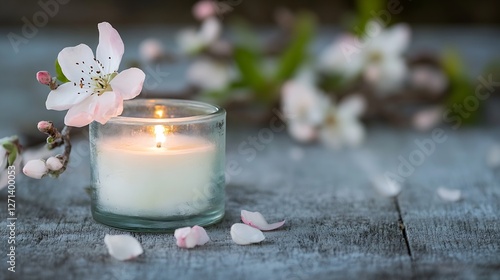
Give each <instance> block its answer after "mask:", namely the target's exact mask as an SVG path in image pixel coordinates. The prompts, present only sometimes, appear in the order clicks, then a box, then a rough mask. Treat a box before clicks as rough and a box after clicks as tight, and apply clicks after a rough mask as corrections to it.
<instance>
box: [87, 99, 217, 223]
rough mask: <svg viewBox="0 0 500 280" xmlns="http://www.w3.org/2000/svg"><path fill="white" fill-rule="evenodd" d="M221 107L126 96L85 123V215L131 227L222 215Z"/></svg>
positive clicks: (200, 220) (202, 220)
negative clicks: (107, 116) (117, 111)
mask: <svg viewBox="0 0 500 280" xmlns="http://www.w3.org/2000/svg"><path fill="white" fill-rule="evenodd" d="M225 115H226V114H225V111H224V110H223V109H221V108H219V107H216V106H213V105H209V104H206V103H201V102H195V101H184V100H133V101H128V102H126V103H125V104H124V110H123V114H122V116H120V117H116V118H112V119H111V120H110V121H108V122H107V123H106V124H105V125H101V124H99V123H97V122H94V123H92V124H91V125H90V146H91V165H92V168H91V174H92V216H93V217H94V219H95V220H96V221H98V222H101V223H103V224H106V225H110V226H113V227H118V228H121V229H125V230H133V231H148V232H151V231H160V232H162V231H168V230H174V229H177V228H181V227H185V226H194V225H200V226H204V225H210V224H213V223H216V222H218V221H220V220H221V219H222V217H223V216H224V204H225V199H224V197H225V196H224V187H225V179H224V153H225V151H224V150H225Z"/></svg>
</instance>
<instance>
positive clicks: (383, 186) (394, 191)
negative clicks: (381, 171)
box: [372, 176, 401, 197]
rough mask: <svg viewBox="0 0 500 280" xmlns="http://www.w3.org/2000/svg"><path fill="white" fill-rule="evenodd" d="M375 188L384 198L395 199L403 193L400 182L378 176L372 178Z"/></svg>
mask: <svg viewBox="0 0 500 280" xmlns="http://www.w3.org/2000/svg"><path fill="white" fill-rule="evenodd" d="M372 182H373V186H374V187H375V189H376V190H377V191H378V192H379V193H380V194H381V195H383V196H386V197H394V196H397V195H398V194H399V193H400V192H401V185H400V184H399V182H397V181H395V180H392V179H390V178H387V177H386V176H377V177H374V178H372Z"/></svg>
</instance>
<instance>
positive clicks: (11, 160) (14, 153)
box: [8, 148, 17, 165]
mask: <svg viewBox="0 0 500 280" xmlns="http://www.w3.org/2000/svg"><path fill="white" fill-rule="evenodd" d="M16 159H17V148H14V149H13V150H12V151H11V152H10V153H9V158H8V162H9V165H14V162H16Z"/></svg>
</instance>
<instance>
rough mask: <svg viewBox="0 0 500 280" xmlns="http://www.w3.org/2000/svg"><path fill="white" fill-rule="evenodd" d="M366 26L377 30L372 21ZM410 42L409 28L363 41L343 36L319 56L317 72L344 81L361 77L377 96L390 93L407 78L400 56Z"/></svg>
mask: <svg viewBox="0 0 500 280" xmlns="http://www.w3.org/2000/svg"><path fill="white" fill-rule="evenodd" d="M368 25H372V26H373V25H378V27H377V26H376V28H380V23H378V22H375V21H372V22H369V23H368ZM360 40H361V41H363V43H362V44H361V43H360V42H359V41H360ZM409 40H410V28H409V27H408V26H407V25H405V24H397V25H395V26H393V27H391V28H388V29H386V30H382V31H380V32H379V33H378V34H377V35H374V36H373V37H367V38H362V39H357V38H356V37H354V36H352V35H343V36H342V37H340V39H338V40H336V41H335V42H333V44H331V45H330V46H328V47H327V48H326V49H325V50H324V51H323V53H322V54H321V55H320V62H319V64H320V68H321V69H322V70H323V71H330V72H333V73H336V74H340V75H342V76H343V77H344V78H346V79H353V78H355V77H358V76H360V75H361V76H362V77H363V78H364V79H365V80H366V81H367V82H368V83H370V84H371V85H372V86H373V87H374V88H375V91H376V92H377V93H379V94H389V93H393V92H394V91H395V90H397V89H399V88H400V87H401V85H402V84H403V82H404V81H405V79H406V77H407V72H408V68H407V66H406V62H405V60H404V57H403V53H404V51H405V50H406V49H407V47H408V44H409Z"/></svg>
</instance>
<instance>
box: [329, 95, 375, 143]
mask: <svg viewBox="0 0 500 280" xmlns="http://www.w3.org/2000/svg"><path fill="white" fill-rule="evenodd" d="M365 107H366V104H365V100H364V98H363V97H361V96H360V95H351V96H349V97H347V98H346V99H345V100H343V101H342V102H340V104H339V105H338V106H337V107H336V106H335V105H333V104H332V106H331V107H330V109H329V110H328V112H327V115H326V118H325V120H324V123H323V125H322V126H321V128H320V132H319V138H320V140H321V142H323V143H324V144H325V145H327V146H328V147H330V148H333V149H339V148H341V147H343V146H351V147H354V146H358V145H359V144H361V143H362V142H363V140H364V138H365V128H364V126H363V124H362V123H361V121H360V120H359V117H360V116H361V115H362V114H363V112H364V110H365Z"/></svg>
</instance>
